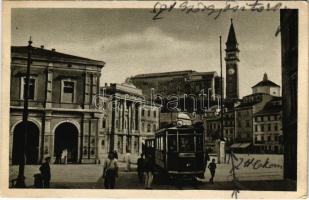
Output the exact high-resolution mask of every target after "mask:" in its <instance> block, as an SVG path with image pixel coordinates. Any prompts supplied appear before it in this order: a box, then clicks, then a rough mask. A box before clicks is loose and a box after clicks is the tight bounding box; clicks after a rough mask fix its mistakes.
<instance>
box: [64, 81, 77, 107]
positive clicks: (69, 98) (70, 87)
mask: <svg viewBox="0 0 309 200" xmlns="http://www.w3.org/2000/svg"><path fill="white" fill-rule="evenodd" d="M62 101H63V102H67V103H73V101H74V82H72V81H63V91H62Z"/></svg>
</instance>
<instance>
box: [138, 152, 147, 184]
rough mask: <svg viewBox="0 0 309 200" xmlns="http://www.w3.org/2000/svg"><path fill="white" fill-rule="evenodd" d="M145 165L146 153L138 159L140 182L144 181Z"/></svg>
mask: <svg viewBox="0 0 309 200" xmlns="http://www.w3.org/2000/svg"><path fill="white" fill-rule="evenodd" d="M144 165H145V159H144V154H141V157H139V158H138V159H137V174H138V179H139V182H140V183H142V182H143V177H144V170H145V169H144Z"/></svg>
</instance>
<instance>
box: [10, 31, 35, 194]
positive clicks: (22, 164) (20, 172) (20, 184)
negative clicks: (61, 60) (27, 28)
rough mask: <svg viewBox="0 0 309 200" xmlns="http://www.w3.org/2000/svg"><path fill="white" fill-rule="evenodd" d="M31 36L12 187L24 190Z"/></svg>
mask: <svg viewBox="0 0 309 200" xmlns="http://www.w3.org/2000/svg"><path fill="white" fill-rule="evenodd" d="M31 44H32V41H31V36H30V39H29V41H28V58H27V72H26V80H25V85H26V87H25V90H24V110H23V122H22V123H23V128H24V135H23V138H22V139H23V141H22V142H23V144H22V146H21V147H20V148H21V152H22V155H20V157H19V158H18V159H19V168H18V177H17V179H16V184H15V186H14V187H16V188H25V187H26V184H25V164H26V145H27V135H28V115H29V111H28V98H29V82H30V65H31V48H32V46H31Z"/></svg>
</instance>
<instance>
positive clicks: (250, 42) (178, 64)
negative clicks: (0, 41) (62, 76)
mask: <svg viewBox="0 0 309 200" xmlns="http://www.w3.org/2000/svg"><path fill="white" fill-rule="evenodd" d="M150 11H151V10H150V9H94V8H88V9H85V8H84V9H77V8H74V9H67V8H65V9H64V8H63V9H59V8H57V9H50V8H48V9H47V8H46V9H42V8H41V9H30V8H29V9H12V23H11V30H12V38H11V39H12V45H14V46H25V45H27V41H28V39H29V36H30V35H31V36H32V40H33V46H37V47H39V46H41V45H44V46H45V48H46V49H52V48H55V49H56V51H58V52H62V53H68V54H73V55H77V56H81V57H86V58H91V59H96V60H101V61H104V62H105V63H106V65H105V67H104V68H103V70H102V77H101V84H104V83H106V82H107V83H122V82H124V81H125V79H126V78H127V77H130V76H134V75H136V74H141V73H153V72H167V71H178V70H195V71H199V72H207V71H217V72H218V74H219V73H220V50H219V49H220V46H219V36H220V35H221V36H222V49H223V58H224V57H225V52H224V49H225V42H226V39H227V35H228V31H229V27H230V23H231V21H230V19H231V18H233V24H234V28H235V32H236V37H237V41H238V43H239V50H240V53H239V59H240V62H239V65H238V67H239V92H240V97H242V96H245V95H249V94H251V93H252V89H251V87H252V86H253V85H255V84H256V83H258V82H259V81H261V80H262V78H263V74H264V73H265V72H266V73H267V74H268V78H269V79H270V80H272V81H273V82H275V83H276V84H278V85H281V45H280V40H281V39H280V34H279V35H278V36H275V33H276V30H277V28H278V26H279V23H280V18H279V17H280V16H279V12H273V11H271V12H262V13H258V12H250V11H245V12H234V13H233V12H225V13H222V15H221V16H220V17H219V18H218V19H216V20H215V19H214V18H213V16H208V15H207V14H205V13H193V14H184V13H183V12H180V11H174V12H172V13H169V14H168V15H166V14H163V17H164V18H163V19H160V20H155V21H154V20H152V17H153V14H152V13H151V12H150ZM223 76H225V61H224V59H223Z"/></svg>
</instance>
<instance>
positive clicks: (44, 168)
mask: <svg viewBox="0 0 309 200" xmlns="http://www.w3.org/2000/svg"><path fill="white" fill-rule="evenodd" d="M49 163H50V157H46V158H45V162H44V163H43V164H42V165H41V167H40V172H41V177H42V180H43V188H49V182H50V178H51V174H50V166H49Z"/></svg>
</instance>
